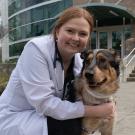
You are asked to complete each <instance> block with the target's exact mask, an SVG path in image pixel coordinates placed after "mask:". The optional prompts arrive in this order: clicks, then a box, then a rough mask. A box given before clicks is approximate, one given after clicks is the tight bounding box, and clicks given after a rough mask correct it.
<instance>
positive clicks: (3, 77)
mask: <svg viewBox="0 0 135 135" xmlns="http://www.w3.org/2000/svg"><path fill="white" fill-rule="evenodd" d="M8 80H9V75H8V74H7V73H5V72H0V95H1V94H2V92H3V91H4V89H5V87H6V85H7V82H8Z"/></svg>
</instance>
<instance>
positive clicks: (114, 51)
mask: <svg viewBox="0 0 135 135" xmlns="http://www.w3.org/2000/svg"><path fill="white" fill-rule="evenodd" d="M109 51H110V52H111V54H112V55H113V56H114V58H115V62H117V63H120V61H121V58H120V52H119V51H118V50H116V49H112V48H110V49H109Z"/></svg>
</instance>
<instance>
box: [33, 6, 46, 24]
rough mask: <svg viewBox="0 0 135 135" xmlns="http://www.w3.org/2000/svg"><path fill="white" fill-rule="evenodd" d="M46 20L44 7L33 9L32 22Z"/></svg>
mask: <svg viewBox="0 0 135 135" xmlns="http://www.w3.org/2000/svg"><path fill="white" fill-rule="evenodd" d="M42 19H44V10H43V7H39V8H35V9H32V22H35V21H38V20H42Z"/></svg>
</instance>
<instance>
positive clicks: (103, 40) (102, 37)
mask: <svg viewBox="0 0 135 135" xmlns="http://www.w3.org/2000/svg"><path fill="white" fill-rule="evenodd" d="M107 39H108V37H107V32H99V44H100V48H101V49H107Z"/></svg>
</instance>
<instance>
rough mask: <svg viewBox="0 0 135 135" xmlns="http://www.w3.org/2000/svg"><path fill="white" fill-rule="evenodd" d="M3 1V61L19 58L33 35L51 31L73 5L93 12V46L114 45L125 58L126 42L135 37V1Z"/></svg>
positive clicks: (105, 46) (109, 46) (104, 46)
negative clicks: (59, 16) (6, 29)
mask: <svg viewBox="0 0 135 135" xmlns="http://www.w3.org/2000/svg"><path fill="white" fill-rule="evenodd" d="M1 1H3V4H4V5H5V6H3V7H2V8H5V10H3V11H4V13H3V14H4V16H3V18H4V19H3V21H4V24H6V25H8V27H9V34H8V36H6V37H5V39H4V42H3V43H2V60H3V61H5V60H9V59H14V58H18V57H19V55H20V54H21V52H22V50H23V47H24V45H25V43H26V42H27V41H28V40H30V39H31V38H33V37H35V36H42V35H46V34H49V33H50V32H51V29H52V27H53V25H54V23H55V20H56V19H57V17H58V15H59V14H60V13H61V12H62V11H63V10H64V9H66V8H67V7H70V6H79V7H84V8H86V9H87V10H88V11H90V12H91V13H92V14H93V15H94V20H95V27H94V31H93V33H92V39H91V48H92V49H95V48H115V49H117V50H119V52H120V53H121V56H122V57H124V56H125V55H126V48H127V46H126V43H127V41H128V40H129V39H130V38H134V36H135V9H134V7H135V2H134V0H130V1H129V0H1ZM3 4H2V5H3ZM133 47H134V46H133ZM131 48H132V47H131Z"/></svg>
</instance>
